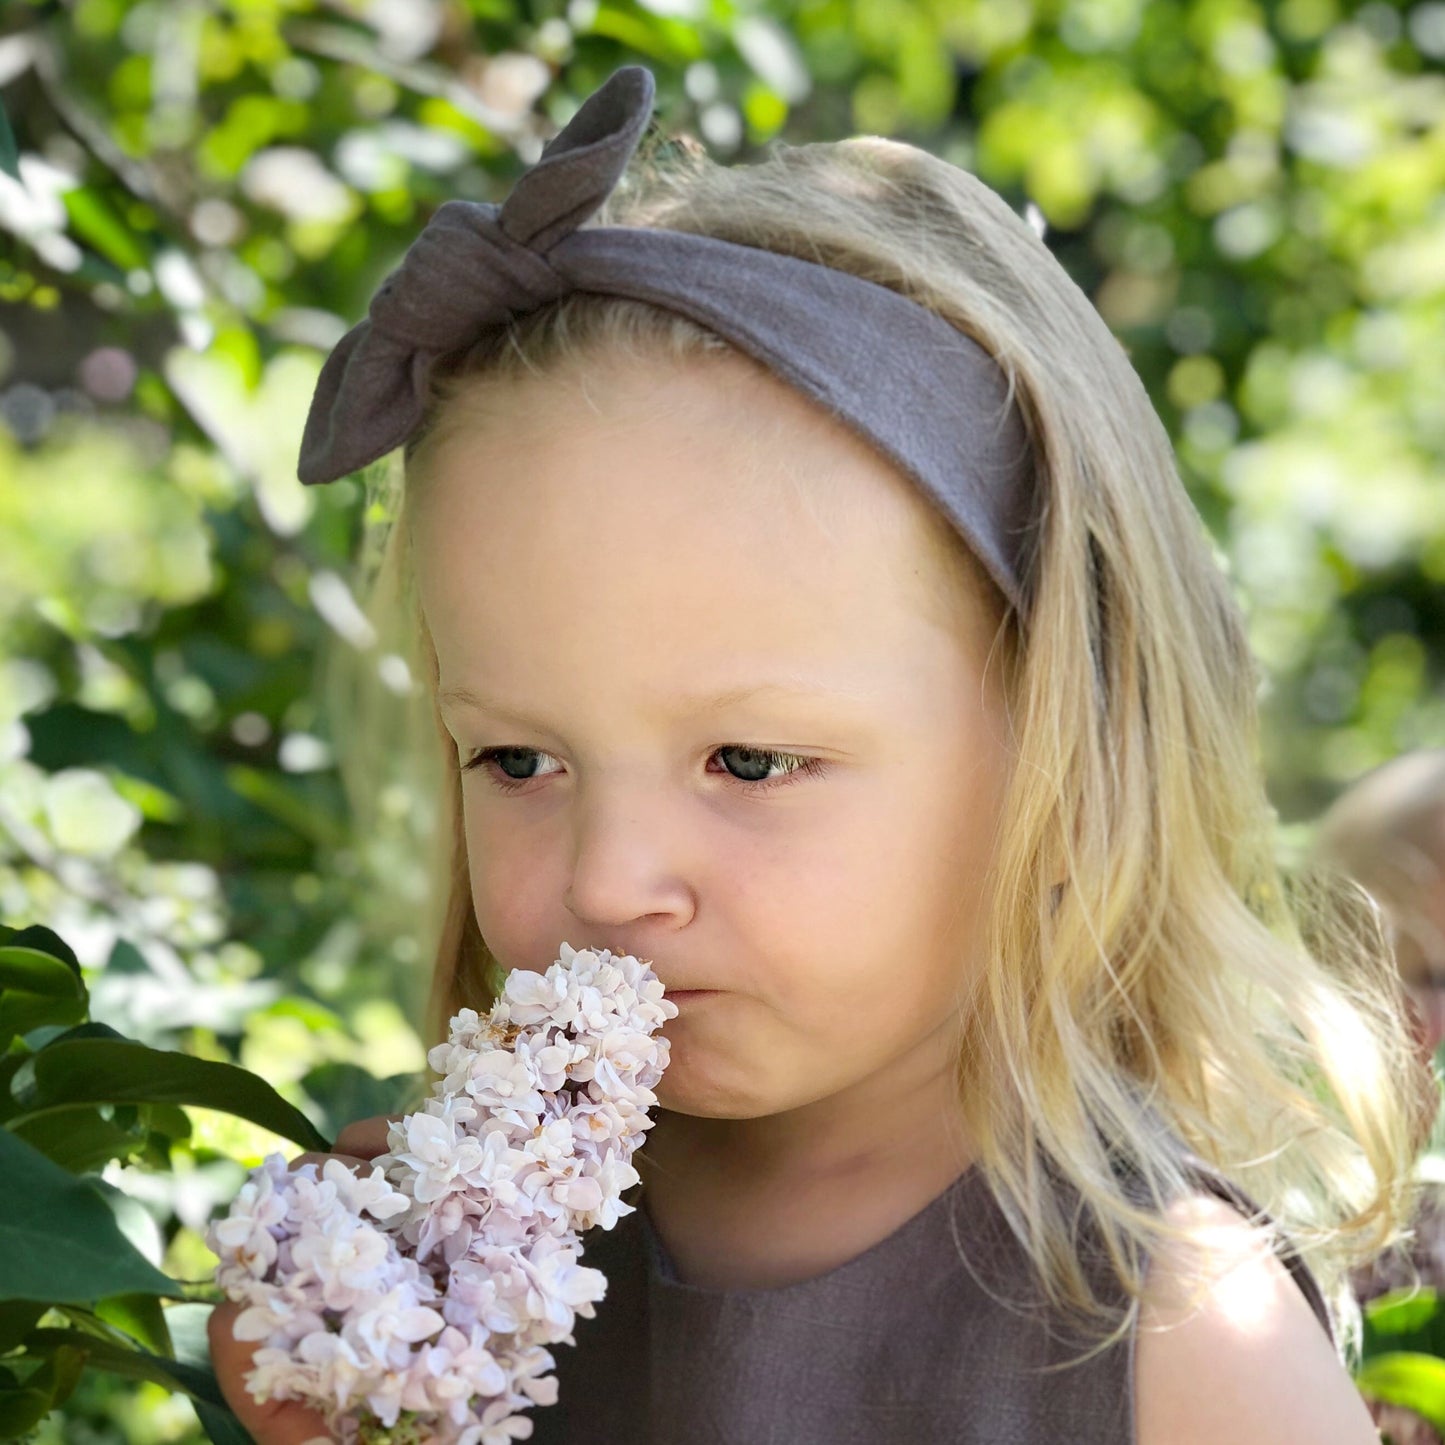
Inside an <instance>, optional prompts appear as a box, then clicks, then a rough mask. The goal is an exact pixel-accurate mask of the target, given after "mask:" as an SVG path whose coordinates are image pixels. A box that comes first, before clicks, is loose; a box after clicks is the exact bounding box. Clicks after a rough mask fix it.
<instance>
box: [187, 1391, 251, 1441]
mask: <svg viewBox="0 0 1445 1445" xmlns="http://www.w3.org/2000/svg"><path fill="white" fill-rule="evenodd" d="M191 1405H192V1407H193V1408H194V1409H195V1412H196V1418H197V1419H198V1420H199V1421H200V1422H201V1428H202V1429H203V1430H204V1431H205V1432H206V1436H207V1438H208V1439H209V1440H210V1441H211V1445H255V1441H254V1440H252V1438H251V1436H250V1435H249V1434H248V1433H247V1431H246V1427H245V1426H244V1425H242V1424H241V1422H240V1421H239V1420H238V1419H237V1418H236V1417H235V1416H234V1415H233V1414H232V1413H231V1412H230V1410H229V1409H228V1408H226V1407H225V1406H221V1405H208V1404H207V1403H206V1402H205V1401H204V1400H197V1399H192V1401H191Z"/></svg>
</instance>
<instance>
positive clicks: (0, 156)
mask: <svg viewBox="0 0 1445 1445" xmlns="http://www.w3.org/2000/svg"><path fill="white" fill-rule="evenodd" d="M0 171H4V172H5V174H6V175H7V176H10V177H11V178H12V179H13V180H16V181H18V180H20V147H19V146H18V145H17V144H16V143H15V132H14V131H13V130H11V128H10V117H9V116H7V115H6V114H5V106H4V105H3V104H0Z"/></svg>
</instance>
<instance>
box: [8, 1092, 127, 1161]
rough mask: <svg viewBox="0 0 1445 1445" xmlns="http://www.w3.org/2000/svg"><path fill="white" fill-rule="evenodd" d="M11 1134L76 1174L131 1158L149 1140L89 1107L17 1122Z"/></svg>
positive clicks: (15, 1121) (27, 1118)
mask: <svg viewBox="0 0 1445 1445" xmlns="http://www.w3.org/2000/svg"><path fill="white" fill-rule="evenodd" d="M8 1127H9V1129H10V1132H11V1133H12V1134H14V1135H15V1136H16V1137H17V1138H19V1139H24V1140H25V1142H26V1143H27V1144H29V1145H31V1146H32V1147H33V1148H36V1149H38V1150H39V1151H40V1152H41V1153H42V1154H44V1155H45V1157H46V1158H47V1159H50V1160H53V1161H54V1162H55V1163H56V1164H59V1165H60V1167H61V1168H62V1169H68V1170H69V1171H70V1172H71V1173H72V1174H85V1173H87V1172H89V1171H94V1170H98V1169H100V1168H102V1167H103V1166H104V1165H106V1164H108V1163H109V1162H110V1161H111V1160H112V1159H130V1158H132V1157H133V1156H134V1155H135V1154H137V1153H139V1152H140V1150H142V1149H143V1148H144V1147H145V1144H146V1140H147V1138H148V1137H149V1136H148V1134H147V1131H146V1130H145V1129H144V1128H141V1127H139V1126H132V1127H131V1128H124V1127H122V1126H121V1125H120V1124H118V1123H116V1122H115V1120H113V1119H107V1118H105V1117H104V1116H103V1115H102V1114H101V1113H100V1111H99V1110H97V1109H93V1108H90V1107H87V1106H82V1107H81V1108H78V1109H61V1110H59V1111H58V1112H56V1113H49V1114H31V1115H29V1116H28V1117H26V1118H23V1119H17V1120H13V1121H12V1122H11V1123H10V1125H9V1126H8Z"/></svg>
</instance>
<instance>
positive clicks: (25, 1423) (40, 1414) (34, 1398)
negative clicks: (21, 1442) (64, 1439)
mask: <svg viewBox="0 0 1445 1445" xmlns="http://www.w3.org/2000/svg"><path fill="white" fill-rule="evenodd" d="M35 1373H36V1374H37V1375H38V1374H39V1373H40V1372H39V1371H38V1370H37V1371H36V1372H35ZM31 1378H32V1379H33V1378H34V1376H32V1377H31ZM50 1410H51V1404H50V1391H49V1390H48V1389H46V1388H44V1382H43V1381H42V1382H41V1385H39V1386H35V1387H32V1386H31V1385H29V1384H28V1383H27V1384H24V1385H21V1386H20V1387H19V1388H18V1389H13V1390H12V1389H0V1440H14V1439H16V1438H17V1437H18V1436H21V1435H24V1434H25V1433H26V1432H27V1431H30V1430H33V1429H34V1428H35V1426H37V1425H38V1424H39V1423H40V1422H41V1421H42V1420H43V1419H44V1418H45V1417H46V1416H47V1415H48V1414H49V1413H50Z"/></svg>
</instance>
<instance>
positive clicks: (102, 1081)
mask: <svg viewBox="0 0 1445 1445" xmlns="http://www.w3.org/2000/svg"><path fill="white" fill-rule="evenodd" d="M10 1092H11V1096H12V1097H13V1099H14V1100H15V1103H16V1104H17V1105H19V1107H20V1108H21V1109H22V1110H23V1111H24V1116H25V1117H29V1116H31V1115H35V1114H41V1113H45V1112H47V1111H49V1110H52V1109H63V1108H66V1107H69V1106H73V1105H76V1104H121V1103H152V1102H158V1103H168V1104H193V1105H196V1106H198V1107H202V1108H208V1109H220V1110H223V1111H224V1112H225V1113H227V1114H234V1115H236V1116H237V1117H238V1118H242V1119H248V1120H250V1122H251V1123H253V1124H259V1125H260V1126H261V1127H262V1128H263V1129H269V1130H270V1131H271V1132H272V1133H273V1134H280V1135H281V1136H282V1138H284V1139H292V1140H294V1141H295V1142H296V1143H298V1144H300V1145H302V1146H303V1147H304V1148H307V1149H315V1150H321V1151H326V1150H329V1149H330V1147H331V1145H330V1143H329V1142H328V1141H327V1139H326V1138H325V1137H324V1136H323V1135H322V1134H320V1133H318V1132H317V1130H316V1127H315V1125H313V1124H312V1123H311V1121H310V1120H309V1119H308V1118H307V1117H306V1116H305V1115H304V1114H303V1113H302V1112H301V1111H300V1110H299V1109H297V1108H295V1107H294V1106H293V1105H291V1104H288V1103H287V1102H286V1100H285V1099H283V1098H282V1097H281V1096H280V1094H278V1093H277V1092H276V1091H275V1089H273V1088H272V1087H271V1085H270V1084H268V1083H267V1082H266V1081H265V1080H264V1079H262V1078H259V1077H258V1076H257V1075H255V1074H253V1073H250V1072H249V1071H248V1070H246V1069H241V1068H237V1067H236V1066H235V1065H234V1064H221V1063H215V1062H213V1061H211V1060H209V1059H195V1058H192V1057H191V1056H190V1055H189V1054H181V1053H176V1052H174V1051H171V1050H165V1049H152V1048H147V1047H146V1046H145V1045H144V1044H137V1043H132V1042H130V1041H129V1040H124V1041H123V1040H118V1039H74V1040H63V1041H62V1040H57V1041H56V1042H55V1043H53V1044H50V1045H48V1046H47V1047H46V1048H44V1049H42V1050H41V1051H40V1052H39V1053H37V1054H35V1055H33V1056H32V1057H31V1058H28V1059H26V1060H25V1062H24V1063H23V1064H22V1065H21V1067H20V1068H19V1069H18V1070H16V1073H15V1077H14V1078H13V1079H12V1080H11V1082H10ZM12 1127H13V1125H12Z"/></svg>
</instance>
